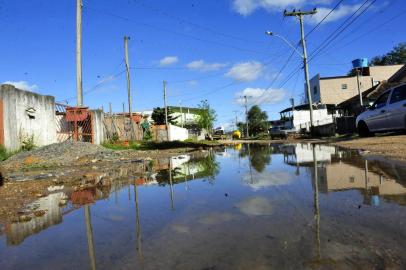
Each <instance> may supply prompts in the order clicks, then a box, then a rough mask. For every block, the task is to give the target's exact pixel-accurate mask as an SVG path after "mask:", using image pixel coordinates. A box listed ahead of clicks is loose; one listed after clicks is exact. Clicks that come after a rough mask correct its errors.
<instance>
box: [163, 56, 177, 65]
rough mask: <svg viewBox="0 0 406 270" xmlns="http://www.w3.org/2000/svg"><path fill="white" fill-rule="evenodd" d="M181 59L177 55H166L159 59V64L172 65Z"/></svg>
mask: <svg viewBox="0 0 406 270" xmlns="http://www.w3.org/2000/svg"><path fill="white" fill-rule="evenodd" d="M178 61H179V59H178V57H177V56H165V57H164V58H162V59H161V60H159V65H160V66H161V67H163V66H170V65H173V64H176V63H177V62H178Z"/></svg>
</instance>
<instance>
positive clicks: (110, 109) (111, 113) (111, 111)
mask: <svg viewBox="0 0 406 270" xmlns="http://www.w3.org/2000/svg"><path fill="white" fill-rule="evenodd" d="M109 111H110V117H112V116H113V110H112V107H111V102H109Z"/></svg>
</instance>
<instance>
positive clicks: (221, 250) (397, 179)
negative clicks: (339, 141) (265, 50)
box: [0, 143, 406, 270]
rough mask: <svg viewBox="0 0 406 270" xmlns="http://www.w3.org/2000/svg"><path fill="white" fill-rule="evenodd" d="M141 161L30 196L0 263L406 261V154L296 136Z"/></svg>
mask: <svg viewBox="0 0 406 270" xmlns="http://www.w3.org/2000/svg"><path fill="white" fill-rule="evenodd" d="M158 165H159V166H158ZM126 166H130V167H131V166H139V165H137V164H131V163H128V164H126ZM144 167H145V168H144V171H143V173H142V174H141V175H140V174H139V169H137V170H131V169H125V170H122V171H121V172H120V174H118V175H117V177H116V178H115V179H114V181H111V185H110V186H103V187H92V188H87V189H86V188H85V189H80V190H67V189H66V188H64V187H63V186H55V187H53V189H52V190H51V191H50V195H48V196H47V197H42V198H39V199H38V200H36V201H35V202H33V203H31V204H29V205H28V206H27V208H28V209H35V211H36V212H35V213H38V214H37V215H36V216H34V217H32V218H30V219H29V220H26V221H24V222H23V221H20V222H9V223H5V224H2V225H0V263H1V269H4V270H6V269H199V270H202V269H405V268H406V255H405V250H406V166H405V164H404V163H394V162H390V163H389V162H388V161H385V160H376V159H372V158H368V159H364V158H363V157H361V156H359V155H358V154H357V153H356V152H350V151H344V150H340V149H338V148H335V147H333V146H326V145H316V146H314V147H313V145H311V144H300V143H298V144H290V145H278V144H274V145H271V144H269V145H266V144H261V145H255V144H252V145H236V146H234V148H224V149H221V150H220V149H219V150H211V151H207V152H205V154H204V155H199V156H193V155H180V156H178V157H173V158H168V159H166V161H165V162H164V161H161V163H160V164H156V162H155V161H151V164H150V166H144ZM106 169H107V170H106ZM105 171H108V168H105ZM134 171H136V172H137V174H135V173H133V172H134ZM1 188H2V187H0V189H1ZM0 201H1V199H0ZM61 202H62V203H61Z"/></svg>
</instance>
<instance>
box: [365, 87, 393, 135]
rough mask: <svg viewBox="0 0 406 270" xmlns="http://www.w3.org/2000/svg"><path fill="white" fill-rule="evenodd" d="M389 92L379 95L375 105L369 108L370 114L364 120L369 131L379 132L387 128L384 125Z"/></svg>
mask: <svg viewBox="0 0 406 270" xmlns="http://www.w3.org/2000/svg"><path fill="white" fill-rule="evenodd" d="M389 94H390V91H387V92H385V93H383V94H382V95H380V96H379V97H378V99H377V100H376V101H375V103H374V104H373V105H372V106H371V108H370V110H371V112H370V114H369V116H368V117H367V118H366V119H365V120H366V123H367V125H368V128H369V130H370V131H381V130H385V129H387V128H388V126H387V125H386V119H387V114H388V112H387V103H388V98H389Z"/></svg>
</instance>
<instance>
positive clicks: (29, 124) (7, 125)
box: [0, 85, 57, 150]
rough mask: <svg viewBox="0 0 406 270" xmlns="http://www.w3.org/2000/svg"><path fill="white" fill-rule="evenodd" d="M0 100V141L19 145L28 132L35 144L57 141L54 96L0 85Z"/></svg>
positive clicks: (9, 147)
mask: <svg viewBox="0 0 406 270" xmlns="http://www.w3.org/2000/svg"><path fill="white" fill-rule="evenodd" d="M0 100H2V105H3V106H2V107H3V111H2V115H1V118H2V120H1V121H2V126H3V131H2V135H3V136H0V137H2V139H3V142H0V143H2V144H4V146H5V147H6V148H7V149H8V150H17V149H19V148H20V147H21V146H22V142H23V141H24V140H27V139H28V138H30V137H31V136H32V137H33V138H34V143H35V145H37V146H42V145H48V144H51V143H55V142H56V141H57V136H56V129H55V125H56V122H55V121H56V120H55V98H54V97H52V96H43V95H39V94H36V93H33V92H28V91H23V90H20V89H16V88H15V87H14V86H12V85H0ZM0 126H1V125H0Z"/></svg>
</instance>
